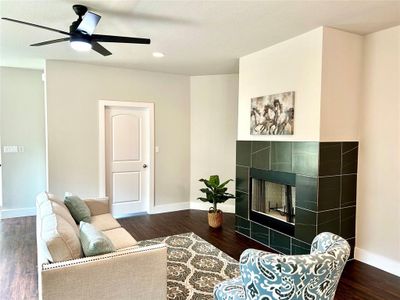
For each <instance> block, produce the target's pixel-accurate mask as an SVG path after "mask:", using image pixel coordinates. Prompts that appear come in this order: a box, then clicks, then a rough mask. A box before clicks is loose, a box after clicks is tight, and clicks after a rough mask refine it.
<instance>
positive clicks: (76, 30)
mask: <svg viewBox="0 0 400 300" xmlns="http://www.w3.org/2000/svg"><path fill="white" fill-rule="evenodd" d="M72 8H73V10H74V11H75V13H76V14H77V15H78V19H77V20H76V21H74V22H72V24H71V26H70V27H69V32H66V31H62V30H58V29H54V28H50V27H46V26H42V25H37V24H33V23H29V22H24V21H20V20H16V19H11V18H2V19H3V20H6V21H11V22H15V23H19V24H23V25H28V26H33V27H37V28H41V29H45V30H49V31H54V32H58V33H61V34H64V35H67V36H69V37H66V38H60V39H55V40H50V41H44V42H40V43H35V44H32V45H31V46H34V47H37V46H44V45H50V44H56V43H60V42H66V41H69V42H70V45H71V48H73V49H74V50H76V51H80V52H84V51H86V52H87V51H90V50H91V49H92V50H94V51H96V52H97V53H99V54H101V55H103V56H108V55H111V54H112V53H111V52H110V51H108V50H107V49H106V48H104V47H103V46H102V45H100V44H99V42H101V43H127V44H150V43H151V41H150V39H147V38H138V37H126V36H115V35H103V34H93V33H94V30H95V29H96V26H97V24H98V23H99V21H100V19H101V16H100V15H97V14H95V13H93V12H91V11H88V8H87V7H86V6H84V5H79V4H77V5H74V6H72Z"/></svg>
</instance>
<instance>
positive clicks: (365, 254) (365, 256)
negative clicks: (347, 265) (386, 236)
mask: <svg viewBox="0 0 400 300" xmlns="http://www.w3.org/2000/svg"><path fill="white" fill-rule="evenodd" d="M354 251H355V252H354V257H355V259H356V260H359V261H362V262H363V263H366V264H368V265H371V266H373V267H376V268H378V269H381V270H383V271H386V272H389V273H391V274H394V275H396V276H399V277H400V262H399V261H395V260H393V259H390V258H387V257H384V256H381V255H378V254H375V253H372V252H369V251H367V250H364V249H361V248H358V247H355V249H354Z"/></svg>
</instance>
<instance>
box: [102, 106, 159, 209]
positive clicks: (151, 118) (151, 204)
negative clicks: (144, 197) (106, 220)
mask: <svg viewBox="0 0 400 300" xmlns="http://www.w3.org/2000/svg"><path fill="white" fill-rule="evenodd" d="M111 107H112V108H142V109H143V108H144V109H148V111H149V123H150V124H149V126H150V130H149V131H150V147H149V151H150V153H149V154H150V155H149V160H150V161H149V165H150V167H149V169H150V170H149V171H150V178H149V179H150V190H149V201H148V202H149V203H148V204H147V212H148V213H151V212H152V211H153V210H154V169H155V164H154V103H153V102H128V101H113V100H99V103H98V110H99V196H100V197H105V196H106V151H105V150H106V119H105V112H106V109H107V108H111ZM109 205H110V207H111V203H109Z"/></svg>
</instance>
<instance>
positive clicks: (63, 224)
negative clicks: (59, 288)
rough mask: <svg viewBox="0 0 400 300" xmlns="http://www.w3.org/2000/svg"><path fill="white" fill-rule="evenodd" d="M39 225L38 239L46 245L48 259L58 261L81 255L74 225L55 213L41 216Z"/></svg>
mask: <svg viewBox="0 0 400 300" xmlns="http://www.w3.org/2000/svg"><path fill="white" fill-rule="evenodd" d="M40 226H41V228H40V239H41V240H42V242H43V243H44V244H45V245H46V247H47V250H48V254H49V255H50V257H48V260H49V261H51V262H59V261H65V260H70V259H76V258H81V257H83V254H82V247H81V243H80V240H79V236H78V235H77V234H76V226H73V225H71V224H70V223H69V222H68V221H66V220H65V219H64V218H63V217H61V216H60V215H58V214H56V213H52V214H48V215H45V216H42V217H41V224H40ZM74 227H75V228H74Z"/></svg>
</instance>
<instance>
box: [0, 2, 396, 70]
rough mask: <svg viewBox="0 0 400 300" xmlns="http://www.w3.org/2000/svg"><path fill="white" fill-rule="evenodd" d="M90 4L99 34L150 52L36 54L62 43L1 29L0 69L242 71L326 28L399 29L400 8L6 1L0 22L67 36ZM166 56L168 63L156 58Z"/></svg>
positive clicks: (45, 35)
mask: <svg viewBox="0 0 400 300" xmlns="http://www.w3.org/2000/svg"><path fill="white" fill-rule="evenodd" d="M76 3H79V4H85V5H87V6H88V7H89V9H90V10H92V11H94V12H96V13H98V14H100V15H101V16H102V19H101V21H100V23H99V25H98V27H97V29H96V33H102V34H112V35H126V36H139V37H149V38H151V40H152V43H151V45H129V44H112V43H107V44H106V43H103V46H105V47H107V49H109V50H110V51H111V52H112V53H113V55H111V56H108V57H102V56H100V55H99V54H97V53H95V52H93V51H91V52H90V53H77V52H75V51H73V50H72V49H71V48H70V47H69V45H68V43H61V44H55V45H48V46H43V47H30V46H29V44H31V43H35V42H40V41H44V40H49V39H53V38H60V37H62V36H61V35H60V34H57V33H55V32H51V31H46V30H41V29H38V28H34V27H29V26H24V25H20V24H15V23H11V22H7V21H4V20H2V21H0V65H2V66H13V67H27V68H43V66H44V59H57V60H68V61H82V62H86V63H93V64H103V65H111V66H117V67H127V68H135V69H141V70H149V71H160V72H168V73H178V74H191V75H200V74H222V73H233V72H237V71H238V58H239V57H240V56H243V55H246V54H249V53H252V52H254V51H257V50H260V49H263V48H266V47H268V46H271V45H273V44H276V43H278V42H280V41H283V40H286V39H289V38H291V37H294V36H296V35H299V34H301V33H304V32H307V31H309V30H312V29H314V28H316V27H319V26H322V25H325V26H331V27H335V28H339V29H343V30H346V31H350V32H354V33H359V34H366V33H370V32H374V31H378V30H381V29H384V28H388V27H391V26H394V25H398V24H400V1H133V0H132V1H128V0H125V1H121V0H120V1H115V0H107V1H94V0H92V1H79V0H75V1H71V0H52V1H41V0H36V1H27V0H26V1H18V0H10V1H5V0H0V15H1V17H9V18H14V19H20V20H23V21H28V22H32V23H37V24H41V25H44V26H49V27H54V28H57V29H61V30H65V31H68V28H69V25H70V24H71V22H72V21H74V20H76V18H77V16H76V15H75V13H74V12H73V10H72V5H73V4H76ZM154 51H159V52H163V53H164V54H165V57H164V58H162V59H157V58H154V57H153V56H152V52H154Z"/></svg>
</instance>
